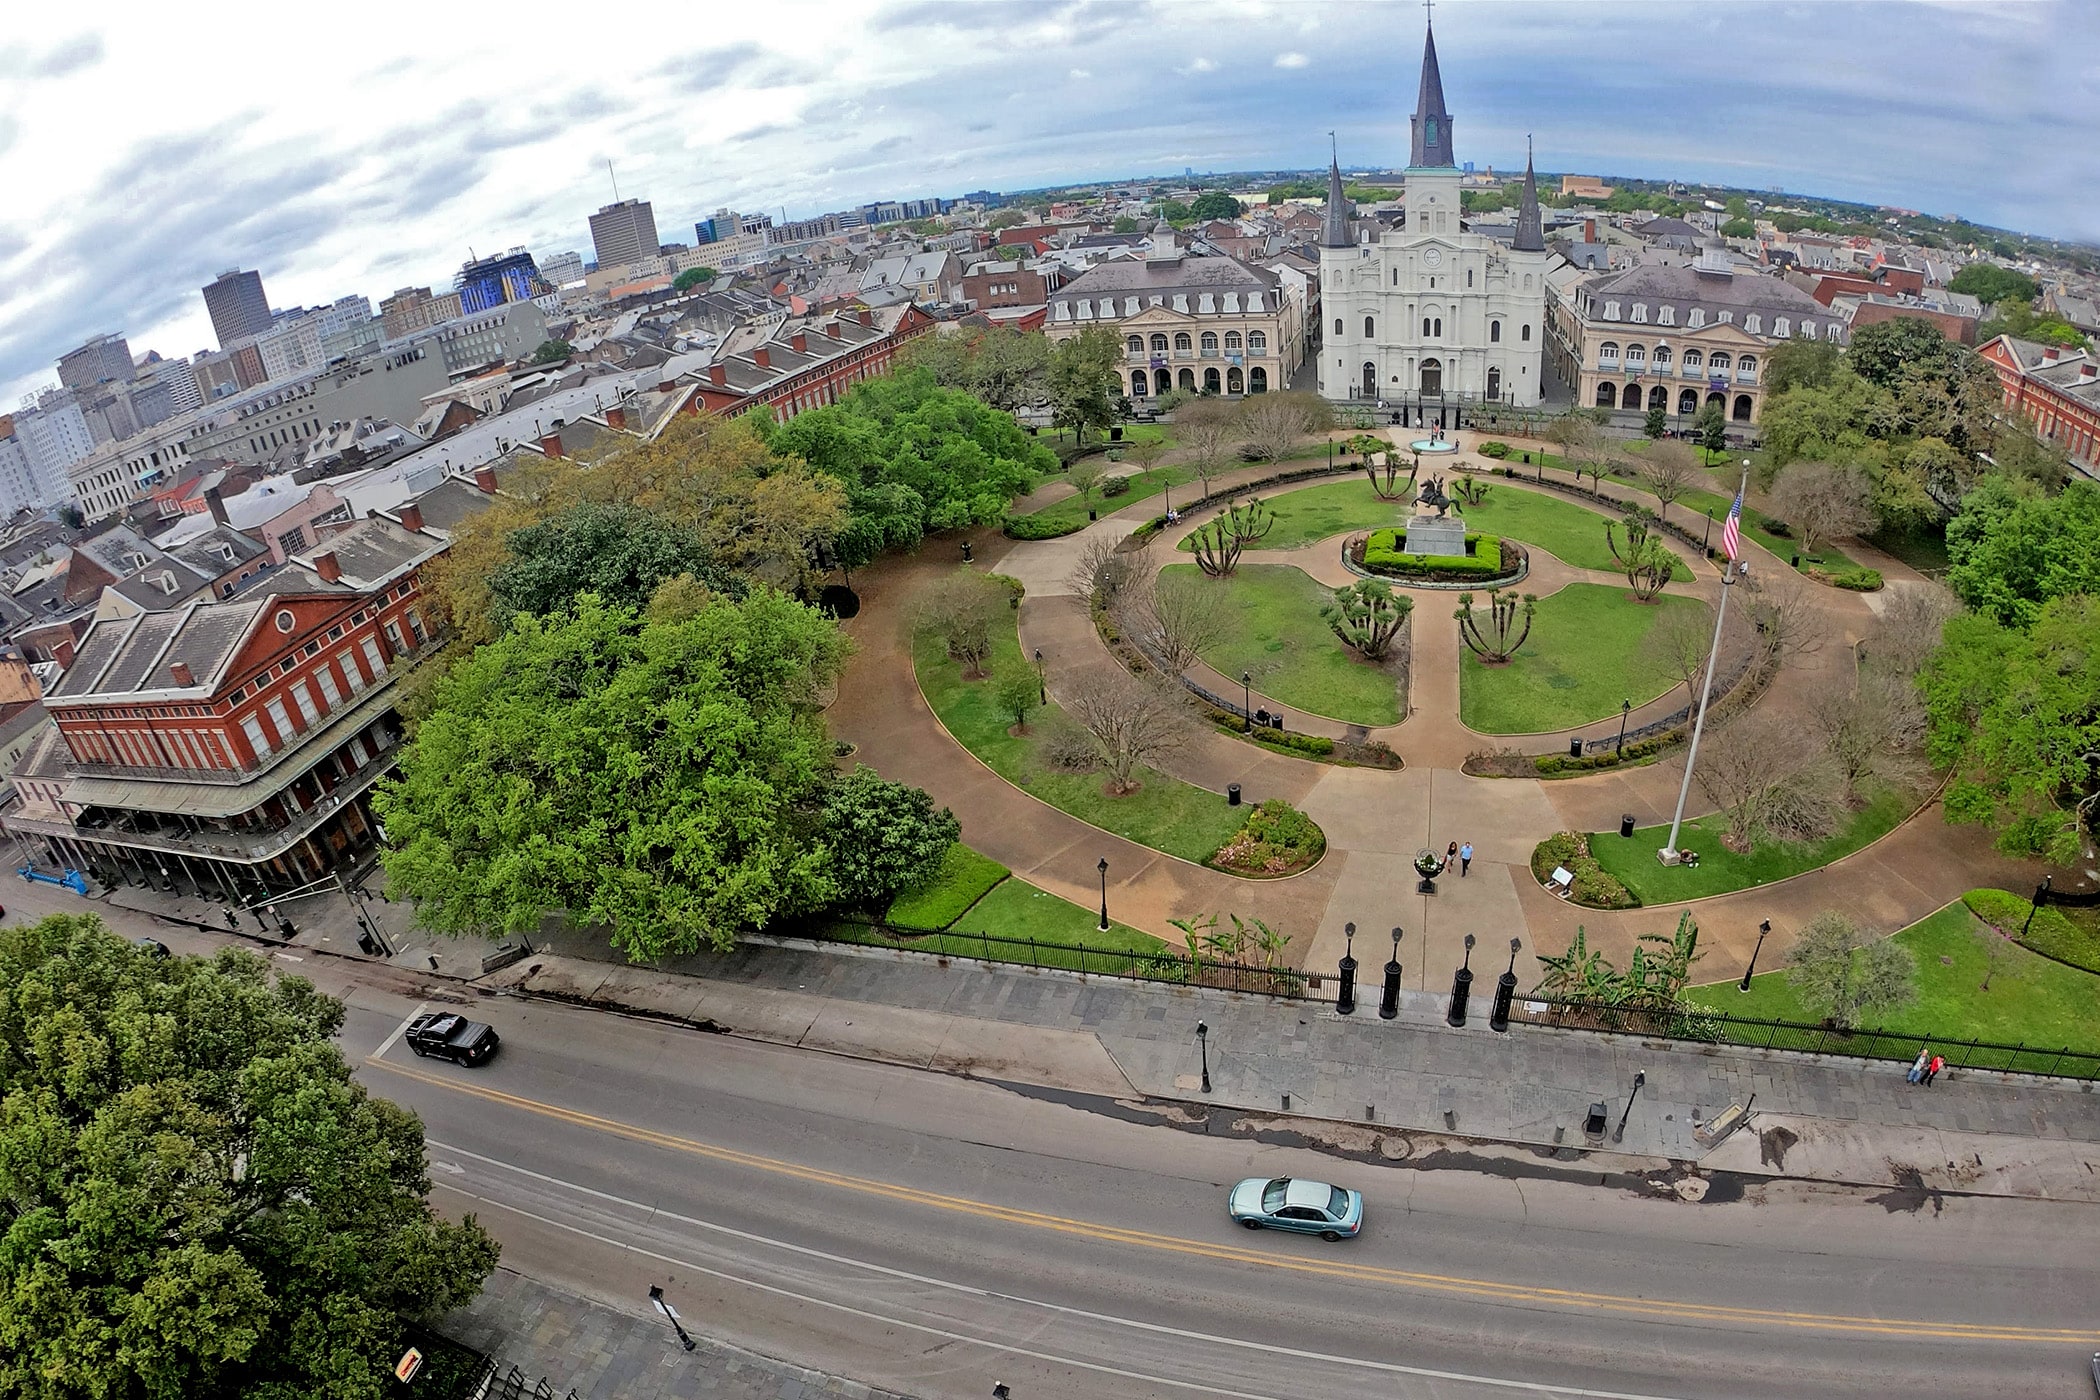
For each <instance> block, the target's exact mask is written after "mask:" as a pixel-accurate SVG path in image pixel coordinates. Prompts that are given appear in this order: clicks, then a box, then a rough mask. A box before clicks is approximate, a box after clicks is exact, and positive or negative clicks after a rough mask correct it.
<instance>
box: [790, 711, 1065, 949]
mask: <svg viewBox="0 0 2100 1400" xmlns="http://www.w3.org/2000/svg"><path fill="white" fill-rule="evenodd" d="M1017 674H1020V675H1021V677H1022V678H1023V679H1024V680H1026V681H1027V682H1028V685H1029V690H1028V696H1027V699H1028V702H1029V703H1030V704H1033V703H1034V701H1035V698H1036V691H1035V689H1034V687H1035V684H1036V678H1035V677H1034V676H1033V675H1030V674H1028V673H1026V672H1020V673H1017ZM823 822H824V836H825V839H826V841H827V842H828V843H829V845H830V847H831V851H832V869H831V874H832V878H833V879H835V880H836V881H837V882H838V887H839V898H840V900H841V901H842V902H844V903H848V904H851V905H853V906H854V907H856V908H860V909H867V910H871V911H873V912H874V913H876V914H878V915H880V914H884V913H887V912H888V911H889V907H890V902H891V901H892V900H894V899H895V898H896V897H897V896H898V894H899V893H901V892H902V891H904V890H908V889H910V888H911V887H912V886H914V885H917V884H920V883H922V882H924V881H926V880H930V879H932V878H933V876H934V875H935V874H937V873H938V872H939V871H940V868H941V861H942V860H943V859H945V858H946V856H947V854H948V848H949V847H950V846H952V845H954V844H955V841H956V838H958V837H959V836H961V835H962V826H961V824H960V823H959V822H957V821H956V820H955V813H953V812H951V811H949V810H948V809H947V808H946V807H939V808H936V807H935V806H934V805H933V799H932V798H930V797H928V796H927V795H926V792H925V790H924V789H923V788H915V787H910V786H908V785H906V784H904V783H895V782H891V781H890V780H889V779H887V778H884V777H883V776H882V775H881V774H879V773H877V772H876V771H875V770H874V769H872V768H866V767H862V768H856V769H854V770H853V772H852V773H851V774H849V775H848V776H846V777H844V778H841V779H840V780H839V781H838V782H837V783H835V784H833V785H832V788H831V790H830V792H829V793H827V794H826V796H825V799H824V815H823Z"/></svg>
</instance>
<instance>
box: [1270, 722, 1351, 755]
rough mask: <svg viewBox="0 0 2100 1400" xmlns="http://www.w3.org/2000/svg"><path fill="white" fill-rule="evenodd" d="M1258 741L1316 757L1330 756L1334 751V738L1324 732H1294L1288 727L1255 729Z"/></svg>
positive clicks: (1272, 746)
mask: <svg viewBox="0 0 2100 1400" xmlns="http://www.w3.org/2000/svg"><path fill="white" fill-rule="evenodd" d="M1254 737H1255V739H1256V741H1257V742H1259V743H1264V744H1267V745H1269V746H1270V747H1271V748H1278V749H1289V750H1290V751H1291V752H1292V753H1302V754H1310V755H1312V756H1313V757H1314V758H1328V757H1331V756H1332V755H1333V753H1334V740H1332V739H1330V738H1328V737H1327V736H1325V735H1324V734H1293V733H1291V732H1290V731H1289V730H1287V729H1262V728H1259V727H1257V728H1256V729H1255V731H1254Z"/></svg>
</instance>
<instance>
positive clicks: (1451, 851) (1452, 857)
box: [1444, 841, 1458, 870]
mask: <svg viewBox="0 0 2100 1400" xmlns="http://www.w3.org/2000/svg"><path fill="white" fill-rule="evenodd" d="M1456 864H1458V842H1456V841H1453V842H1452V843H1451V844H1450V845H1449V846H1448V847H1446V848H1445V850H1444V869H1446V870H1449V869H1450V868H1451V867H1452V866H1454V865H1456Z"/></svg>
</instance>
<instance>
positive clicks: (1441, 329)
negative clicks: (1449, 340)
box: [1435, 316, 1444, 340]
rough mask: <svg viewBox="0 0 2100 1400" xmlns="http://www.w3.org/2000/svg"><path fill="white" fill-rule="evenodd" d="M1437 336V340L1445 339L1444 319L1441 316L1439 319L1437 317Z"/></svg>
mask: <svg viewBox="0 0 2100 1400" xmlns="http://www.w3.org/2000/svg"><path fill="white" fill-rule="evenodd" d="M1435 335H1436V338H1437V339H1439V340H1442V339H1443V338H1444V318H1443V317H1441V316H1439V317H1437V318H1436V331H1435Z"/></svg>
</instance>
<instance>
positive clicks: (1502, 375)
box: [1319, 30, 1550, 424]
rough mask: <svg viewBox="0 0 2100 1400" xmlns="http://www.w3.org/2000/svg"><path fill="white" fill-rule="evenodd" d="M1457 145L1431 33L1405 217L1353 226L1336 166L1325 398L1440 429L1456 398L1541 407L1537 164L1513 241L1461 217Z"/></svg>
mask: <svg viewBox="0 0 2100 1400" xmlns="http://www.w3.org/2000/svg"><path fill="white" fill-rule="evenodd" d="M1452 149H1453V147H1452V140H1451V114H1450V112H1448V111H1447V110H1445V107H1444V82H1443V77H1442V75H1441V74H1440V73H1439V72H1438V71H1437V61H1436V34H1435V32H1434V30H1432V31H1431V32H1430V33H1429V36H1428V38H1427V41H1426V42H1425V44H1424V46H1423V50H1422V88H1421V94H1420V96H1419V97H1418V98H1417V99H1416V102H1415V115H1414V139H1413V144H1412V148H1411V149H1410V151H1409V154H1408V162H1407V178H1406V189H1405V192H1404V203H1405V206H1406V222H1405V224H1404V225H1403V226H1401V227H1399V228H1396V229H1392V230H1387V231H1381V230H1379V228H1378V227H1377V226H1376V225H1375V224H1373V223H1371V222H1369V221H1365V222H1362V223H1352V221H1351V219H1350V217H1349V208H1348V205H1347V204H1346V202H1345V201H1344V198H1343V195H1342V172H1341V167H1340V164H1339V160H1338V159H1337V163H1335V164H1334V165H1331V166H1330V167H1329V169H1328V175H1327V223H1326V228H1325V229H1324V231H1323V232H1322V234H1321V238H1320V298H1321V302H1322V305H1323V308H1324V310H1323V315H1324V317H1325V320H1326V325H1325V326H1324V327H1323V330H1324V341H1325V343H1324V344H1323V346H1322V347H1321V349H1320V352H1319V354H1320V393H1321V394H1322V395H1323V396H1325V397H1326V398H1329V399H1334V400H1337V401H1352V400H1353V401H1355V402H1358V403H1363V402H1366V401H1371V402H1379V401H1383V402H1385V403H1386V404H1388V405H1389V406H1390V407H1391V408H1393V409H1395V410H1399V411H1403V412H1406V413H1407V415H1408V421H1409V422H1411V423H1420V422H1424V421H1426V422H1428V423H1432V424H1434V423H1438V422H1441V421H1445V420H1446V418H1447V416H1448V418H1449V420H1450V421H1451V422H1453V423H1455V422H1456V410H1457V409H1458V408H1459V407H1461V406H1471V405H1478V404H1482V403H1488V404H1495V403H1503V404H1509V405H1512V406H1515V407H1530V406H1532V405H1535V404H1537V403H1538V402H1539V392H1540V375H1541V374H1542V373H1543V372H1544V369H1543V366H1544V361H1543V356H1542V355H1541V353H1540V352H1541V351H1542V350H1543V349H1544V347H1545V337H1546V330H1545V318H1546V264H1547V260H1548V258H1549V256H1550V255H1549V254H1548V253H1547V251H1546V238H1545V230H1544V227H1543V226H1542V223H1541V220H1540V218H1539V201H1538V188H1537V182H1536V180H1535V178H1534V176H1533V174H1532V169H1531V162H1530V159H1529V157H1528V156H1527V157H1526V160H1525V164H1524V199H1523V204H1522V206H1521V207H1520V208H1519V210H1518V212H1517V221H1516V236H1515V238H1514V239H1512V240H1511V242H1510V243H1509V244H1508V245H1506V246H1505V245H1504V244H1503V243H1502V242H1500V241H1499V240H1497V239H1494V238H1491V237H1488V236H1487V235H1485V234H1478V233H1471V232H1468V231H1467V230H1466V228H1465V225H1464V223H1463V222H1462V221H1461V219H1460V215H1459V180H1460V175H1459V171H1458V163H1457V161H1456V160H1455V159H1453V157H1452Z"/></svg>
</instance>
